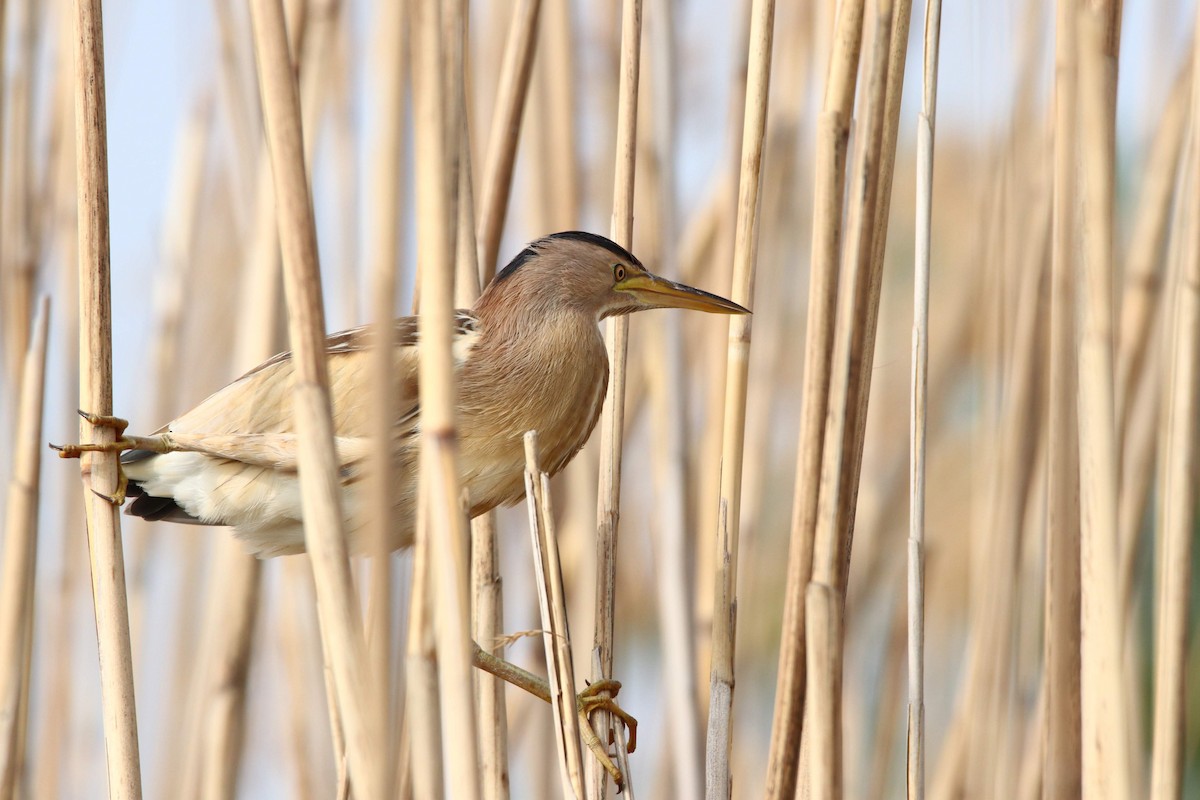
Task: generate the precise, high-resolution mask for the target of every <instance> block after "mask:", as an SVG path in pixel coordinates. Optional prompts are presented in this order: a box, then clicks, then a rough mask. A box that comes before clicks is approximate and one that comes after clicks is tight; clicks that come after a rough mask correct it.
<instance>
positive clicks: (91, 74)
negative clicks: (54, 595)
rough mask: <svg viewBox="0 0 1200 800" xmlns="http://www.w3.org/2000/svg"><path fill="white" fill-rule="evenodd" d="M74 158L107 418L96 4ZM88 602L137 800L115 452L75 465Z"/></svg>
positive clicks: (107, 303) (80, 39)
mask: <svg viewBox="0 0 1200 800" xmlns="http://www.w3.org/2000/svg"><path fill="white" fill-rule="evenodd" d="M75 44H76V49H75V158H76V169H77V170H78V184H77V189H76V191H77V200H78V203H79V286H80V289H79V302H80V309H79V319H80V326H79V330H80V345H79V347H80V354H79V355H80V361H79V405H80V407H81V408H83V409H84V410H86V411H88V412H90V413H93V414H102V415H111V414H112V306H111V295H110V289H109V287H110V279H109V275H110V271H109V239H108V155H107V139H108V135H107V122H106V110H105V90H104V33H103V27H102V23H101V11H100V0H81V1H80V2H79V3H78V4H77V5H76V6H75ZM79 428H80V430H79V434H80V441H84V442H98V443H101V444H106V443H109V442H112V441H114V440H115V438H116V430H115V429H114V428H111V427H107V426H97V425H92V424H91V423H90V422H88V421H87V420H83V421H82V422H81V423H80V426H79ZM80 468H81V472H82V475H83V485H84V512H85V515H86V517H87V532H88V553H89V555H90V564H91V572H92V600H93V603H94V606H95V611H96V639H97V644H98V647H99V656H100V690H101V705H102V707H103V714H104V742H105V750H106V753H107V756H108V793H109V797H110V798H138V797H141V794H142V779H141V767H140V759H139V756H138V741H137V706H136V703H135V701H134V692H133V660H132V656H131V652H130V643H129V608H128V604H127V601H126V596H125V563H124V557H123V555H122V548H121V526H120V522H119V520H118V513H119V512H120V509H119V508H118V507H117V506H116V505H115V504H114V503H112V502H111V501H110V500H109V499H108V498H107V497H102V496H101V494H104V495H113V494H115V493H116V491H117V489H118V476H119V472H120V468H119V467H118V465H117V456H116V454H115V453H92V454H85V455H84V457H83V459H82V460H81V465H80Z"/></svg>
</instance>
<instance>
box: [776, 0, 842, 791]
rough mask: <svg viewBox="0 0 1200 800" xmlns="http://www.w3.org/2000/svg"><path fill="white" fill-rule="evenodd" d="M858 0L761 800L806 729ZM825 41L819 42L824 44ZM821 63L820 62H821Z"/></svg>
mask: <svg viewBox="0 0 1200 800" xmlns="http://www.w3.org/2000/svg"><path fill="white" fill-rule="evenodd" d="M863 7H864V3H863V2H862V0H849V1H848V2H846V3H844V4H843V5H842V8H841V14H840V15H839V16H838V20H837V26H838V27H837V35H836V37H835V38H834V49H833V51H832V55H831V57H830V62H829V72H828V76H827V79H826V83H825V95H824V101H823V105H822V111H821V114H820V116H819V117H818V119H817V154H816V164H815V173H816V174H815V178H814V180H815V185H814V190H813V191H814V198H813V205H814V208H813V230H812V266H811V269H810V278H809V289H808V323H807V333H806V334H805V340H804V341H805V344H804V375H803V378H802V383H801V387H802V388H801V416H800V441H799V444H798V446H797V453H798V454H799V455H798V464H797V470H796V484H795V491H794V495H793V499H792V519H791V535H790V539H789V544H788V567H787V597H786V599H785V601H784V610H783V631H782V635H781V639H780V648H779V672H778V678H777V682H776V688H775V698H776V699H775V715H774V721H773V723H772V729H771V749H770V756H769V760H768V765H767V786H766V795H767V797H768V798H770V799H771V800H785V799H786V800H791V798H792V797H793V796H794V795H795V793H796V781H797V770H798V767H799V762H800V735H801V731H802V728H803V724H804V695H805V669H806V666H807V662H806V657H805V653H804V650H805V623H806V613H805V610H804V606H805V599H806V596H807V591H806V587H807V586H808V582H809V579H810V577H811V574H812V553H813V536H814V534H815V531H816V524H817V523H816V519H817V495H818V490H819V487H820V475H821V460H822V453H823V443H824V434H825V427H824V426H825V415H826V409H827V407H828V401H829V381H830V359H831V357H832V355H833V337H834V333H833V332H834V317H835V314H836V309H837V291H838V254H839V253H840V252H841V242H842V201H843V196H844V194H845V183H846V147H847V140H848V139H849V135H850V118H851V116H852V115H853V113H854V95H855V90H856V88H857V83H858V60H859V51H860V49H861V46H862V26H863ZM821 38H822V37H819V36H818V37H817V39H818V40H819V39H821ZM818 63H820V62H818Z"/></svg>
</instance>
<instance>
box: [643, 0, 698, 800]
mask: <svg viewBox="0 0 1200 800" xmlns="http://www.w3.org/2000/svg"><path fill="white" fill-rule="evenodd" d="M676 35H677V34H676V29H675V16H674V9H673V7H672V4H671V3H670V2H669V1H667V0H657V2H655V3H654V4H653V5H652V6H651V9H650V18H649V26H648V37H649V44H650V47H649V53H650V59H651V61H650V64H651V68H650V75H651V83H650V86H649V89H650V91H649V92H648V93H647V99H648V100H649V101H650V102H649V106H650V108H652V109H653V113H652V115H651V118H650V120H649V122H650V125H649V126H646V127H644V128H643V130H648V131H649V133H650V136H651V137H652V138H653V143H652V145H651V147H652V148H653V149H652V152H651V156H652V157H651V164H652V165H653V166H654V167H655V169H654V170H652V171H651V172H652V175H656V176H657V181H656V183H657V190H656V192H655V198H656V203H655V208H656V210H657V217H658V219H657V222H656V224H653V225H650V226H647V228H646V229H645V230H646V231H647V233H648V234H649V236H648V237H646V238H651V239H653V241H654V243H655V244H654V246H653V249H652V250H651V255H650V258H651V259H653V261H654V263H657V264H658V265H659V266H658V267H657V269H659V270H661V271H662V272H664V273H665V274H667V275H675V274H676V273H677V271H678V260H677V258H676V255H675V244H676V214H677V212H676V208H675V153H676V149H677V146H678V138H677V136H676V117H677V113H678V112H677V100H676V97H677V93H676V88H675V81H676V75H677V70H678V68H679V62H678V59H677V56H676V45H675V37H676ZM650 324H652V325H654V326H655V327H656V328H657V336H656V337H655V340H656V342H657V344H656V345H655V346H653V347H650V348H649V349H648V352H647V354H646V355H647V362H646V373H647V380H648V383H649V387H648V388H649V395H650V398H649V399H650V404H651V409H652V411H651V413H652V414H653V422H652V432H653V446H652V454H651V455H652V458H653V463H654V477H655V481H654V485H655V494H656V502H655V506H656V512H657V513H656V515H655V517H656V526H657V531H656V533H657V535H656V537H655V541H654V544H656V545H657V547H656V548H655V553H654V557H655V563H656V564H657V569H656V571H657V573H658V579H657V580H656V581H655V582H654V583H655V589H656V592H657V611H658V623H659V632H660V635H661V637H662V645H663V646H662V674H663V687H664V692H665V695H666V700H665V705H666V709H667V714H666V716H667V720H668V730H669V731H670V733H669V736H670V742H671V745H670V754H671V764H670V773H669V774H670V775H671V778H672V781H673V785H674V789H675V795H676V796H678V797H699V796H700V795H701V792H702V791H703V790H702V789H701V787H702V785H703V780H704V777H703V776H704V772H703V761H702V755H701V753H702V750H701V743H700V731H701V730H702V728H701V722H700V716H699V709H698V708H697V706H696V694H697V686H696V669H695V663H696V653H695V646H694V643H693V639H692V635H691V630H692V626H693V610H692V595H691V591H690V586H689V576H690V568H689V567H690V562H691V560H692V559H691V554H690V553H689V551H688V535H687V526H688V510H687V497H686V491H687V456H688V453H687V449H688V448H687V444H686V443H687V424H686V423H687V414H686V408H685V402H684V391H685V388H686V386H687V381H686V378H685V375H684V363H685V358H684V355H683V353H684V348H683V318H682V315H679V314H661V315H656V316H655V317H654V318H653V319H652V320H650ZM664 774H667V773H666V770H664Z"/></svg>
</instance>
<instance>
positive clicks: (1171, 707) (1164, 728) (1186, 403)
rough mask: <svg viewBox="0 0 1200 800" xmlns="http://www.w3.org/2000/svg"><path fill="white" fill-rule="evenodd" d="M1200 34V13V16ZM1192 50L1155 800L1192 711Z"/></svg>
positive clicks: (1171, 774)
mask: <svg viewBox="0 0 1200 800" xmlns="http://www.w3.org/2000/svg"><path fill="white" fill-rule="evenodd" d="M1196 20H1197V21H1196V30H1197V32H1198V33H1200V13H1198V14H1197V15H1196ZM1197 52H1200V50H1197V51H1196V52H1194V53H1193V55H1192V60H1193V66H1192V101H1191V126H1190V131H1189V137H1190V138H1189V145H1190V147H1189V149H1190V153H1191V159H1190V163H1189V164H1188V166H1187V170H1186V171H1185V175H1187V174H1188V173H1190V176H1189V177H1190V180H1189V179H1188V178H1185V179H1184V181H1185V185H1186V186H1188V189H1189V193H1188V195H1187V196H1184V197H1181V198H1180V200H1179V202H1181V203H1183V204H1185V206H1186V208H1187V211H1186V213H1187V216H1188V217H1189V218H1190V219H1191V220H1193V224H1192V225H1191V228H1190V230H1189V231H1188V233H1189V234H1190V240H1189V241H1186V242H1184V243H1183V247H1184V248H1185V249H1184V251H1183V252H1184V253H1185V256H1184V258H1183V261H1182V269H1181V270H1179V274H1178V276H1177V279H1176V282H1175V285H1174V287H1173V291H1172V292H1171V293H1169V295H1168V296H1173V297H1174V299H1175V313H1174V322H1175V331H1174V336H1173V337H1172V339H1173V342H1174V347H1173V353H1172V362H1171V364H1170V366H1169V370H1170V372H1169V375H1170V378H1169V393H1168V398H1167V403H1168V405H1167V438H1166V441H1165V442H1164V445H1163V446H1164V447H1165V448H1166V460H1165V462H1164V473H1165V474H1164V475H1163V478H1162V480H1163V484H1164V487H1163V518H1162V521H1161V524H1160V531H1161V532H1160V534H1159V538H1158V541H1159V542H1160V546H1161V548H1162V553H1161V554H1160V555H1159V558H1158V569H1159V574H1158V615H1157V620H1158V635H1157V645H1156V648H1155V655H1156V658H1157V664H1156V667H1157V669H1156V673H1155V680H1154V755H1153V763H1152V771H1151V777H1150V794H1151V796H1153V797H1180V796H1181V795H1182V792H1183V754H1184V727H1185V717H1184V713H1185V709H1186V708H1187V703H1188V696H1187V677H1186V676H1187V635H1188V606H1189V591H1190V588H1191V584H1192V538H1193V535H1194V530H1195V522H1196V517H1195V514H1196V494H1197V492H1196V479H1197V463H1196V462H1197V442H1196V436H1197V419H1196V407H1197V401H1198V399H1200V226H1198V225H1196V224H1195V223H1194V220H1195V219H1196V218H1197V215H1200V166H1198V165H1200V58H1198V57H1197V55H1196V53H1197Z"/></svg>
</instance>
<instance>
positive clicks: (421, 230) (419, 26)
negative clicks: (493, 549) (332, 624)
mask: <svg viewBox="0 0 1200 800" xmlns="http://www.w3.org/2000/svg"><path fill="white" fill-rule="evenodd" d="M455 7H456V9H461V7H460V6H458V5H457V4H455ZM451 16H453V15H451ZM444 19H445V17H444V16H443V13H442V9H441V8H439V7H438V4H437V3H436V2H418V3H417V4H416V6H415V8H414V14H413V20H414V24H413V33H414V39H413V55H414V62H413V63H414V69H413V75H414V76H415V77H416V83H415V85H414V87H413V102H414V106H413V108H414V126H415V133H416V136H415V163H416V170H417V174H416V181H417V183H416V202H417V207H418V208H420V209H421V214H420V217H419V220H418V231H417V243H418V252H419V254H420V264H421V364H420V389H421V432H422V447H421V481H420V483H421V494H422V500H423V502H424V504H425V519H424V524H425V525H426V526H427V530H425V531H424V532H423V534H422V535H423V536H426V537H429V540H428V546H429V548H430V551H429V559H430V562H429V565H428V568H429V569H430V580H431V583H432V586H431V588H432V590H433V595H432V596H433V598H434V610H433V613H434V618H435V622H436V625H435V628H436V630H435V634H436V638H437V665H438V688H439V691H440V704H441V707H442V719H443V723H444V725H445V728H444V730H443V732H442V738H443V751H444V753H445V757H446V768H447V775H448V778H449V785H448V787H447V793H448V794H449V795H450V796H452V797H455V798H464V800H470V798H474V797H478V796H479V773H478V766H477V765H478V758H477V755H476V748H477V745H478V739H477V737H476V735H475V728H476V725H475V713H474V703H473V702H472V698H473V692H472V684H471V682H472V675H471V670H472V667H471V647H470V623H469V613H470V604H469V596H468V592H467V574H466V571H467V564H468V559H467V552H466V548H467V546H468V540H467V528H466V525H465V515H464V514H463V512H462V509H461V508H460V506H459V494H458V489H457V485H458V472H457V466H456V462H457V442H456V433H455V427H454V426H455V397H456V391H457V390H456V387H455V381H454V360H453V356H452V353H451V338H452V334H453V324H454V320H453V314H454V309H453V296H454V225H455V218H454V216H453V212H454V208H455V205H454V202H453V200H452V196H451V195H452V194H455V195H456V194H457V189H458V185H457V178H458V175H457V170H456V169H455V168H454V166H453V165H452V162H457V160H458V151H457V147H458V139H459V129H458V115H457V112H454V111H453V109H450V110H448V109H447V104H448V102H449V101H448V100H447V99H446V87H445V85H444V83H443V80H442V73H443V70H445V69H446V68H447V64H449V65H450V67H451V72H455V70H454V69H453V64H454V54H453V52H447V47H446V44H447V43H446V42H445V40H444V38H443V37H444V30H445V28H444V27H443V20H444ZM454 22H455V24H454V26H453V28H454V30H455V31H457V30H459V29H460V26H461V24H463V23H462V21H461V20H455V21H454ZM458 36H459V34H458V33H455V34H454V38H457V37H458ZM457 77H458V78H459V79H461V71H457ZM451 96H452V97H454V96H456V95H453V94H452V95H451ZM451 120H453V123H452V122H451ZM450 124H454V125H455V128H454V130H453V135H450V134H451V131H450V129H449V125H450ZM414 735H418V734H416V733H415V732H414Z"/></svg>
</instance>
